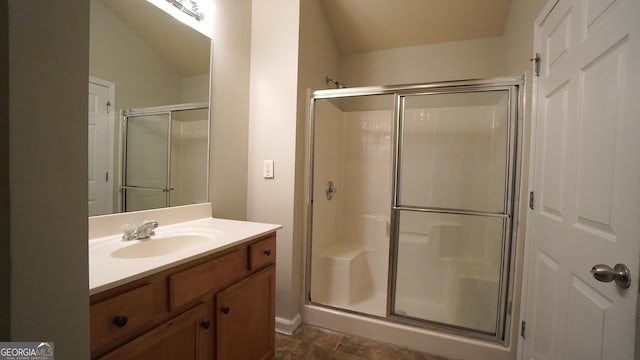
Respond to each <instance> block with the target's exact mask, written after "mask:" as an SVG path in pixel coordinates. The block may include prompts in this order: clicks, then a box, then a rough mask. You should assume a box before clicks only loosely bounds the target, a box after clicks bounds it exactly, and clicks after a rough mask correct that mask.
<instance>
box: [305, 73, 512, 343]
mask: <svg viewBox="0 0 640 360" xmlns="http://www.w3.org/2000/svg"><path fill="white" fill-rule="evenodd" d="M521 86H522V79H521V78H496V79H487V80H474V81H456V82H447V83H437V84H436V83H432V84H419V85H408V86H384V87H363V88H347V89H335V90H318V91H315V92H313V93H312V97H311V101H310V104H311V106H310V107H311V109H310V110H311V112H310V127H309V128H310V131H309V154H310V156H309V161H308V162H309V171H310V186H309V189H310V190H309V196H308V203H309V209H310V211H309V217H308V227H307V229H308V233H307V245H308V246H307V275H306V291H307V293H306V294H307V299H306V302H307V304H309V305H313V306H320V307H324V308H328V309H331V310H338V311H341V312H345V313H350V314H352V315H354V314H355V315H359V316H365V317H370V318H374V319H377V320H384V321H386V322H390V323H401V324H404V325H409V326H414V327H419V328H429V329H435V330H436V331H444V332H447V333H454V334H457V335H462V336H466V337H472V338H476V339H482V340H487V341H490V342H496V343H503V344H506V343H507V340H508V339H507V336H508V335H507V334H508V331H507V330H508V326H509V320H510V302H511V297H512V294H513V291H512V290H513V289H512V288H513V284H512V282H513V278H512V277H513V264H514V257H515V255H514V246H515V240H516V239H515V234H516V229H515V224H514V218H513V217H514V214H515V213H516V209H517V190H518V187H517V184H518V182H519V173H518V168H519V166H518V163H519V162H518V156H519V154H518V147H519V146H520V145H519V135H518V134H519V128H520V121H521V120H520V118H521V116H520V107H521V96H522V95H521Z"/></svg>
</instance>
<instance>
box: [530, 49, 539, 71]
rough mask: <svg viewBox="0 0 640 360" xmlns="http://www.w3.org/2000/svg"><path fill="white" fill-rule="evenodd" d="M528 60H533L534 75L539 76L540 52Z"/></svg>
mask: <svg viewBox="0 0 640 360" xmlns="http://www.w3.org/2000/svg"><path fill="white" fill-rule="evenodd" d="M529 61H533V62H534V63H533V73H534V74H535V75H536V76H540V53H536V56H535V57H534V58H532V59H529Z"/></svg>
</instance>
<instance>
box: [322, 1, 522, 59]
mask: <svg viewBox="0 0 640 360" xmlns="http://www.w3.org/2000/svg"><path fill="white" fill-rule="evenodd" d="M510 2H511V0H322V4H323V6H324V9H325V12H326V15H327V18H328V20H329V23H330V24H331V28H332V30H333V34H334V36H335V39H336V42H337V45H338V48H339V49H340V52H341V53H342V54H343V55H344V54H352V53H360V52H367V51H375V50H383V49H392V48H398V47H406V46H416V45H424V44H433V43H441V42H447V41H459V40H470V39H478V38H483V37H492V36H500V35H502V31H503V29H504V24H505V21H506V19H507V15H508V13H509V4H510Z"/></svg>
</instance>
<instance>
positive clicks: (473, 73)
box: [340, 37, 504, 87]
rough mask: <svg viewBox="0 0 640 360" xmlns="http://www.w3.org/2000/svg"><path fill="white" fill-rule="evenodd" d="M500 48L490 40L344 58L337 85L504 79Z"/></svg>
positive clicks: (497, 41)
mask: <svg viewBox="0 0 640 360" xmlns="http://www.w3.org/2000/svg"><path fill="white" fill-rule="evenodd" d="M501 44H502V42H501V38H500V37H493V38H484V39H478V40H467V41H455V42H448V43H440V44H432V45H422V46H413V47H406V48H398V49H390V50H381V51H373V52H368V53H361V54H353V55H346V56H343V57H342V58H341V61H340V81H342V82H344V83H346V85H347V86H349V87H352V86H369V85H391V84H412V83H421V82H432V81H443V80H461V79H477V78H485V77H492V76H497V75H499V74H502V75H504V72H503V71H502V69H501V68H500V65H501V64H500V60H499V58H500V56H499V53H500V50H501Z"/></svg>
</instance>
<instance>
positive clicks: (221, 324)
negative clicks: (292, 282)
mask: <svg viewBox="0 0 640 360" xmlns="http://www.w3.org/2000/svg"><path fill="white" fill-rule="evenodd" d="M274 302H275V265H271V266H269V267H267V268H266V269H264V270H262V271H260V272H258V273H256V274H254V275H252V276H250V277H248V278H246V279H244V280H242V281H240V282H238V283H236V284H234V285H232V286H230V287H228V288H226V289H224V290H223V291H221V292H219V293H217V294H216V311H217V313H216V330H217V341H216V348H217V359H219V360H223V359H233V360H266V359H271V358H272V357H273V355H274V351H275V332H274V328H275V306H274V305H275V304H274ZM266 334H268V336H265V335H266Z"/></svg>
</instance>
